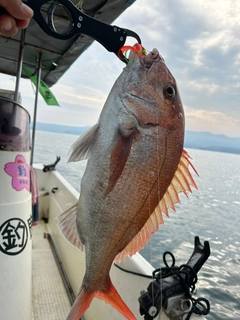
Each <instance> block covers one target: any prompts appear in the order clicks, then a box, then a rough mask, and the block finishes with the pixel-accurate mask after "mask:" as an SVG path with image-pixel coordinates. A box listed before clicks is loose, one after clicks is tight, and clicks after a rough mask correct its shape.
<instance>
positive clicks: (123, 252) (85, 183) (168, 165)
mask: <svg viewBox="0 0 240 320" xmlns="http://www.w3.org/2000/svg"><path fill="white" fill-rule="evenodd" d="M134 48H135V50H134V51H136V52H134V51H133V52H132V53H131V54H130V57H129V63H128V64H127V66H126V67H125V68H124V69H123V72H122V73H121V75H120V76H119V78H118V79H117V81H116V82H115V84H114V86H113V88H112V90H111V92H110V94H109V96H108V98H107V101H106V103H105V105H104V108H103V110H102V113H101V115H100V119H99V123H98V124H96V125H95V126H93V127H92V128H90V129H89V130H88V131H87V132H86V133H85V134H83V135H82V136H81V137H80V138H79V139H78V140H77V141H76V142H75V143H74V144H73V146H72V148H71V156H70V161H79V160H82V159H88V162H87V167H86V171H85V173H84V176H83V178H82V182H81V190H80V198H79V201H78V203H77V204H76V205H75V206H74V207H72V208H70V209H69V210H67V211H66V212H65V213H63V214H62V215H61V216H60V220H61V221H60V223H59V229H60V231H61V232H62V233H63V234H64V236H65V237H66V239H67V240H68V241H69V242H71V243H72V244H73V245H76V246H78V248H80V249H82V248H83V246H84V247H85V254H86V273H85V276H84V279H83V282H82V286H81V288H80V292H79V295H78V297H77V299H76V301H75V303H74V305H73V307H72V309H71V311H70V314H69V315H68V318H67V320H78V319H79V318H80V317H81V316H82V315H83V314H84V312H85V310H86V309H87V308H88V307H89V305H90V303H91V301H92V299H93V298H94V297H96V298H100V299H103V300H104V301H106V302H107V303H109V304H111V305H112V306H113V307H114V308H116V309H117V310H118V311H119V312H120V313H121V314H122V315H124V316H125V318H126V319H131V320H133V319H136V317H135V316H134V315H133V313H132V312H131V311H130V309H129V308H128V307H127V305H126V304H125V303H124V302H123V300H122V298H121V297H120V295H119V294H118V292H117V290H116V289H115V287H114V285H113V284H112V282H111V279H110V277H109V271H110V268H111V266H112V263H113V262H114V261H120V260H121V259H123V258H124V257H126V256H127V255H130V256H131V255H133V254H135V253H136V252H138V251H139V250H140V249H141V248H143V247H144V245H145V244H146V243H147V242H148V241H149V239H150V237H151V234H152V233H154V232H155V231H156V230H158V228H159V224H161V223H163V218H162V214H163V213H164V214H165V215H167V216H168V208H172V209H175V208H174V204H175V203H177V202H180V201H179V197H178V194H179V193H180V192H184V193H185V194H187V191H191V186H194V187H196V184H195V182H194V180H193V178H192V176H191V174H190V172H189V167H192V168H193V166H192V165H191V163H190V161H189V158H190V157H189V155H188V153H187V152H186V151H184V150H183V141H184V111H183V107H182V102H181V98H180V95H179V91H178V88H177V84H176V81H175V79H174V77H173V76H172V74H171V72H170V71H169V69H168V68H167V66H166V64H165V62H164V59H163V58H162V57H161V55H160V54H159V52H158V50H157V49H153V50H152V51H151V52H150V53H148V54H145V53H144V51H142V47H141V46H140V45H135V46H134ZM193 169H194V168H193Z"/></svg>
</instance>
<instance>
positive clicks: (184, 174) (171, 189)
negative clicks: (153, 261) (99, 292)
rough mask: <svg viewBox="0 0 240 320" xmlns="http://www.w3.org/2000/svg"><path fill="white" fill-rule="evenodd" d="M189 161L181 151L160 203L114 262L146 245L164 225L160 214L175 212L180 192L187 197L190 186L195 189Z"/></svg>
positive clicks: (184, 152)
mask: <svg viewBox="0 0 240 320" xmlns="http://www.w3.org/2000/svg"><path fill="white" fill-rule="evenodd" d="M189 159H190V156H189V155H188V153H187V152H186V151H185V150H183V151H182V155H181V158H180V161H179V164H178V168H177V170H176V172H175V175H174V177H173V179H172V181H171V183H170V185H169V186H168V189H167V191H166V192H165V194H164V196H163V197H162V199H161V201H160V202H159V204H158V205H157V207H156V208H155V210H154V211H153V213H152V214H151V215H150V217H149V219H148V220H147V222H146V223H145V225H144V226H143V227H142V229H141V230H140V232H139V233H138V234H137V235H136V236H135V237H134V238H133V239H132V241H131V242H130V243H129V244H128V245H127V246H126V247H125V249H124V250H123V251H121V252H120V253H119V254H118V255H117V256H116V258H115V259H114V262H117V261H121V260H122V259H123V258H124V257H126V256H128V255H129V256H132V255H133V254H135V253H136V252H138V251H140V250H141V249H142V248H143V247H144V246H145V245H146V244H147V243H148V241H149V240H150V238H151V234H153V233H155V232H156V231H157V230H158V229H159V225H160V224H164V221H163V216H162V214H163V213H164V214H165V215H166V216H167V217H168V216H169V214H168V209H169V208H171V209H173V210H174V211H176V209H175V206H174V205H175V203H180V199H179V197H178V194H179V193H180V192H183V193H184V194H185V195H186V196H187V191H189V192H192V189H191V186H193V187H194V188H196V189H197V185H196V183H195V181H194V179H193V177H192V175H191V173H190V171H189V166H190V167H191V168H192V169H193V170H194V171H195V172H196V174H198V173H197V171H196V169H195V168H194V166H193V165H192V163H191V162H190V160H189Z"/></svg>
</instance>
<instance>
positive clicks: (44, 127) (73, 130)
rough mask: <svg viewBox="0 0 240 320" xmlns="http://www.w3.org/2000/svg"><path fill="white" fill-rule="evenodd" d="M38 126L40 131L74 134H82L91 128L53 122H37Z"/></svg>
mask: <svg viewBox="0 0 240 320" xmlns="http://www.w3.org/2000/svg"><path fill="white" fill-rule="evenodd" d="M36 127H37V130H39V131H48V132H56V133H66V134H74V135H77V136H80V135H81V134H83V133H84V132H85V131H86V130H87V129H88V128H90V127H71V126H64V125H59V124H52V123H42V122H37V126H36ZM31 129H32V124H31Z"/></svg>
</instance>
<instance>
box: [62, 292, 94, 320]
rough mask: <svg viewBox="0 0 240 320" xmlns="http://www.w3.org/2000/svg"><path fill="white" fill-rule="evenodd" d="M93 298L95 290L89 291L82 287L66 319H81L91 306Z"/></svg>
mask: <svg viewBox="0 0 240 320" xmlns="http://www.w3.org/2000/svg"><path fill="white" fill-rule="evenodd" d="M93 298H94V292H91V293H89V292H87V291H86V289H85V288H84V287H81V289H80V292H79V294H78V296H77V298H76V300H75V302H74V304H73V306H72V309H71V311H70V313H69V315H68V317H67V319H66V320H79V319H80V317H81V316H82V315H83V314H84V312H85V311H86V310H87V309H88V307H89V306H90V303H91V301H92V299H93Z"/></svg>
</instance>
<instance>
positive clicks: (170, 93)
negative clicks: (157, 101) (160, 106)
mask: <svg viewBox="0 0 240 320" xmlns="http://www.w3.org/2000/svg"><path fill="white" fill-rule="evenodd" d="M163 93H164V95H165V97H166V98H168V99H172V98H174V97H175V90H174V88H173V86H171V85H170V84H166V85H165V87H164V88H163Z"/></svg>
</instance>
